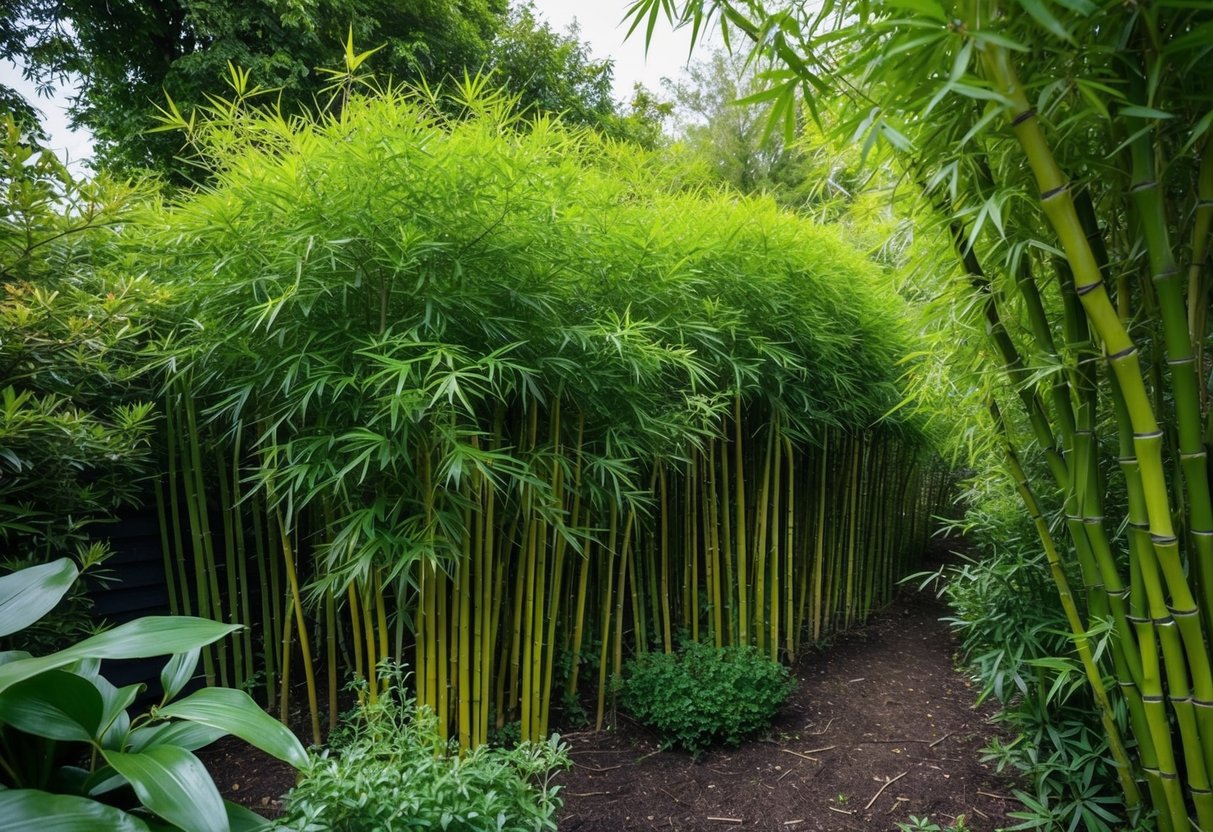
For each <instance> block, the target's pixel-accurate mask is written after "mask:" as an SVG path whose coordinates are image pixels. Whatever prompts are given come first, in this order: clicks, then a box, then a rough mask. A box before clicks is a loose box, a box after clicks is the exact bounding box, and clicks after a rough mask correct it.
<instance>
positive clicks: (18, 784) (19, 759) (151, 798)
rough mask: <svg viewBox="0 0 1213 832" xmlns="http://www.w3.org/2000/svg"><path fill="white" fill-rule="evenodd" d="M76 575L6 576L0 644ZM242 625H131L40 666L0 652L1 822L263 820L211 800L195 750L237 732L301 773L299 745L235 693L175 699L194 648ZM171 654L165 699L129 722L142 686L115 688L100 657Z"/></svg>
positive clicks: (237, 823) (167, 621)
mask: <svg viewBox="0 0 1213 832" xmlns="http://www.w3.org/2000/svg"><path fill="white" fill-rule="evenodd" d="M78 576H79V572H78V570H77V568H76V565H75V564H74V563H72V561H70V560H68V559H67V558H61V559H59V560H56V561H53V562H51V563H46V564H42V565H39V566H33V567H29V568H26V569H22V570H19V571H17V572H14V573H12V574H10V575H5V576H4V577H2V578H0V637H2V636H16V637H18V638H19V637H20V634H21V633H22V632H23V631H25V630H26V629H28V628H29V627H30V626H32V625H33V624H35V623H36V622H37V621H39V620H40V619H42V618H43V617H44V616H46V615H47V614H48V613H50V612H52V610H54V608H55V607H56V606H57V605H58V604H59V603H60V601H61V600H62V598H63V597H64V595H65V594H66V593H67V592H68V590H69V589H70V588H71V587H72V585H73V584H74V583H75V582H76V580H77V578H78ZM235 629H237V627H234V626H231V625H225V624H220V623H218V622H215V621H207V620H205V619H201V618H193V617H190V616H172V617H159V616H151V617H147V618H141V619H138V620H135V621H130V622H128V623H126V624H123V625H121V626H118V627H115V628H113V629H112V630H108V631H106V632H103V633H98V634H97V635H94V636H91V637H89V638H87V639H84V640H82V641H79V642H77V643H75V644H72V645H71V646H70V647H66V648H64V649H63V650H59V651H56V652H54V653H50V654H48V655H43V656H32V655H30V654H29V653H27V652H25V651H22V650H10V651H5V652H3V653H0V824H3V826H4V828H5V829H13V828H15V829H35V828H40V827H41V826H42V825H43V824H49V825H48V826H47V828H51V829H56V830H63V832H76V831H77V830H79V832H85V830H101V829H105V830H116V831H117V832H148V830H149V829H150V828H155V829H168V830H183V832H228V830H233V829H235V830H249V829H256V828H258V827H261V826H264V825H265V823H264V821H263V820H262V819H261V818H259V817H257V816H256V815H255V814H253V813H252V812H250V811H249V810H247V809H244V808H243V807H241V806H238V805H236V804H233V803H230V802H227V801H225V800H223V798H222V797H221V796H220V794H219V790H218V789H217V788H216V787H215V783H214V781H213V780H212V779H211V776H210V774H209V773H208V772H207V770H206V768H205V767H204V766H203V764H202V762H201V761H200V760H199V759H198V758H197V757H196V756H194V753H193V752H194V751H195V750H197V749H199V748H202V747H203V746H206V745H209V744H210V743H212V742H214V741H215V740H217V739H219V738H220V737H223V736H225V735H227V734H233V735H235V736H238V737H240V738H241V739H243V740H245V741H246V742H249V743H251V744H252V745H255V746H256V747H258V748H260V749H261V750H263V751H265V752H266V753H268V754H271V755H273V756H275V757H277V758H279V759H281V760H283V761H285V762H288V763H290V764H291V765H294V766H296V767H299V766H302V765H303V764H304V762H305V761H306V755H305V752H304V750H303V746H302V745H300V744H299V740H297V739H296V738H295V736H294V734H292V733H291V732H290V730H289V729H287V728H286V727H285V726H283V725H282V724H281V723H280V722H278V721H277V720H275V719H274V718H273V717H271V716H269V715H268V714H266V713H265V712H264V711H262V710H261V708H260V707H258V705H257V703H256V702H254V701H253V700H252V698H251V697H250V696H249V695H248V694H247V693H244V692H242V691H237V690H229V689H224V688H204V689H202V690H199V691H197V692H195V693H192V694H189V695H188V696H184V697H181V698H177V697H178V694H180V693H181V692H182V690H183V688H185V686H186V684H187V683H188V682H189V681H190V679H191V678H193V676H194V672H195V668H196V667H197V664H198V656H199V651H200V650H201V649H202V648H203V647H205V646H206V645H208V644H210V643H212V642H214V641H217V640H219V639H222V638H224V637H226V636H227V635H229V634H230V633H231V632H232V631H233V630H235ZM169 654H172V658H170V659H169V661H168V662H167V663H166V664H165V665H164V669H163V671H162V672H161V674H160V686H161V688H162V689H163V696H162V697H161V700H160V702H159V704H158V705H157V706H156V707H154V708H152V709H151V710H150V711H149V712H147V713H143V714H139V715H137V716H132V715H131V713H130V709H131V707H132V706H133V705H134V703H135V700H136V698H137V697H138V696H139V694H140V693H141V692H142V691H143V688H144V686H143V685H127V686H125V687H121V688H119V687H116V686H115V685H113V684H112V683H110V682H109V681H108V680H107V679H106V677H105V676H104V675H102V673H101V661H102V660H103V659H138V658H148V657H153V656H163V655H169Z"/></svg>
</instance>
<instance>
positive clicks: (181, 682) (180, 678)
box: [160, 647, 201, 702]
mask: <svg viewBox="0 0 1213 832" xmlns="http://www.w3.org/2000/svg"><path fill="white" fill-rule="evenodd" d="M200 653H201V650H200V649H199V648H197V647H195V648H194V649H193V650H187V651H185V652H184V653H177V654H176V655H175V656H173V657H172V658H171V659H169V660H168V662H167V663H166V664H165V665H164V670H161V671H160V687H161V688H163V689H164V700H163V701H165V702H168V701H169V700H170V699H172V698H173V697H174V696H176V695H177V694H179V693H181V689H182V688H183V687H185V686H186V684H187V683H188V682H189V680H190V679H191V678H193V676H194V671H195V670H196V669H197V667H198V656H199V654H200Z"/></svg>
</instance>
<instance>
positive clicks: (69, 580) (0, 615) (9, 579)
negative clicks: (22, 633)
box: [0, 558, 80, 636]
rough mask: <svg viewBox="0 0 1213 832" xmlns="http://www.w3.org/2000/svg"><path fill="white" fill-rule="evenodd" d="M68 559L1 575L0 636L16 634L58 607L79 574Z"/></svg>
mask: <svg viewBox="0 0 1213 832" xmlns="http://www.w3.org/2000/svg"><path fill="white" fill-rule="evenodd" d="M79 574H80V573H79V571H78V570H77V569H76V564H75V563H73V562H72V561H71V560H70V559H68V558H60V559H59V560H57V561H54V562H52V563H44V564H41V565H39V566H30V567H28V568H26V569H19V570H18V571H16V572H14V573H12V574H11V575H5V576H4V577H3V578H0V636H7V635H12V634H13V633H15V632H18V631H19V630H24V629H25V628H26V627H28V626H30V625H31V624H33V623H35V622H36V621H38V619H40V618H41V617H42V616H44V615H46V614H47V613H48V612H50V611H51V610H53V609H54V608H55V605H56V604H58V603H59V601H60V600H62V599H63V596H64V595H66V594H67V591H68V590H69V589H71V588H72V584H73V583H75V581H76V576H77V575H79Z"/></svg>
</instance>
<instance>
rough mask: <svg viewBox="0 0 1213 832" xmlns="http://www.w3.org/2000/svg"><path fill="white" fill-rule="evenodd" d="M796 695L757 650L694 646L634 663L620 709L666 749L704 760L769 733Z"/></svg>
mask: <svg viewBox="0 0 1213 832" xmlns="http://www.w3.org/2000/svg"><path fill="white" fill-rule="evenodd" d="M795 687H796V681H795V679H793V678H792V675H791V673H790V672H789V671H788V669H787V668H786V667H784V666H783V665H781V664H780V663H778V662H774V661H771V659H770V658H769V657H767V656H766V655H765V654H764V653H763V652H762V651H761V650H758V649H756V648H754V647H750V646H737V647H712V646H710V645H707V644H700V643H697V642H688V643H687V644H686V645H685V646H684V647H683V649H682V650H681V652H678V653H648V654H646V655H643V656H640V657H639V658H637V659H636V660H634V661H633V662H631V663H630V665H629V666H628V670H627V675H626V681H625V682H624V686H623V698H622V705H623V707H624V709H625V710H626V711H628V712H629V713H631V714H632V715H633V716H634V717H636V718H637V719H638V720H640V722H642V723H644V724H645V725H648V726H649V727H651V728H653V729H654V730H655V731H656V732H657V734H658V735H659V736H660V737H661V740H662V742H663V743H664V744H665V745H666V746H677V747H680V748H683V749H686V750H687V751H689V752H691V754H693V755H695V756H699V755H700V754H702V753H703V752H704V751H706V750H707V749H708V748H710V747H712V746H714V745H739V744H740V743H741V742H742V741H743V740H745V739H747V738H748V737H750V736H751V735H753V734H754V733H755V732H757V731H761V730H762V729H763V728H765V727H767V726H768V725H770V724H771V720H772V719H774V717H775V713H776V712H777V711H778V710H779V706H780V705H782V704H783V702H784V700H785V699H787V698H788V695H789V694H791V692H792V691H793V690H794V689H795Z"/></svg>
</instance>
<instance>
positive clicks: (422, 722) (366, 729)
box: [277, 676, 571, 832]
mask: <svg viewBox="0 0 1213 832" xmlns="http://www.w3.org/2000/svg"><path fill="white" fill-rule="evenodd" d="M395 679H396V683H395V684H393V685H392V688H391V693H389V694H387V695H384V696H381V697H380V698H379V699H378V701H377V702H376V703H375V704H370V703H365V704H363V705H361V706H359V707H358V708H357V709H356V710H355V711H353V712H352V713H350V714H347V716H346V718H345V720H344V721H343V722H342V724H341V725H340V726H339V727H338V729H337V731H336V732H334V734H333V736H332V737H331V738H330V744H329V750H327V751H325V752H323V753H322V754H321V755H319V756H315V757H313V758H312V759H311V763H310V765H309V766H308V767H307V769H305V770H304V772H303V775H302V777H301V778H300V781H299V784H298V785H297V786H296V787H295V788H294V789H292V790H291V791H290V792H289V793H288V794H287V796H286V811H285V814H284V815H283V817H282V818H281V819H280V820H279V821H278V822H277V827H278V828H280V829H287V830H298V832H320V830H325V832H329V830H331V832H362V830H369V829H374V830H379V832H411V830H423V829H442V830H448V832H481V831H482V830H496V831H497V832H537V830H547V829H555V828H556V821H555V815H556V812H557V811H558V810H559V809H560V807H561V806H562V805H563V800H562V799H561V798H560V796H559V793H560V787H559V786H557V785H555V784H554V783H553V782H552V778H553V776H554V775H555V774H556V773H557V772H559V771H561V770H563V769H566V768H568V767H569V766H570V765H571V762H570V760H569V757H568V754H567V752H566V747H565V746H564V744H563V743H561V742H560V738H559V737H558V736H556V735H553V736H552V737H551V738H549V739H548V740H546V741H544V742H535V743H521V744H518V745H516V746H513V747H510V748H495V747H491V746H488V745H482V746H479V747H478V748H475V749H472V750H470V751H468V752H466V753H464V754H462V755H461V754H459V753H458V752H457V751H456V750H455V749H454V748H453V747H452V746H451V745H449V744H448V743H447V742H445V741H444V740H443V739H442V737H441V736H440V734H439V731H438V722H437V719H436V717H435V716H434V713H433V712H432V711H430V710H429V709H428V708H424V707H417V705H416V703H415V702H414V700H413V699H412V698H410V697H409V696H408V695H407V694H405V693H404V692H403V691H404V690H405V688H404V686H403V684H401V680H400V679H399V677H398V676H396V677H395Z"/></svg>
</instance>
